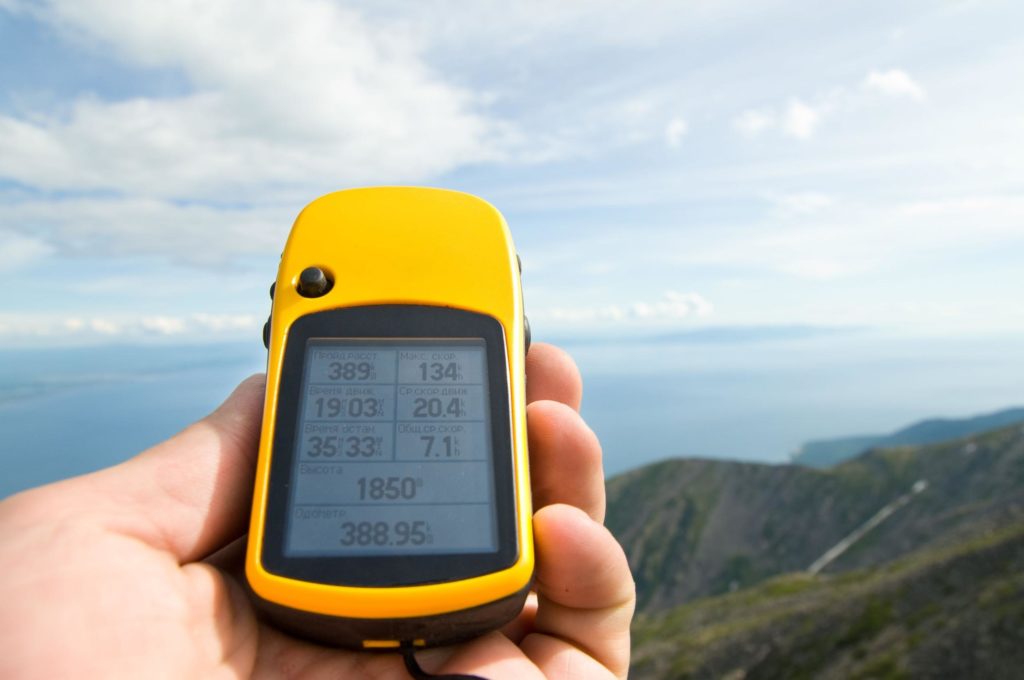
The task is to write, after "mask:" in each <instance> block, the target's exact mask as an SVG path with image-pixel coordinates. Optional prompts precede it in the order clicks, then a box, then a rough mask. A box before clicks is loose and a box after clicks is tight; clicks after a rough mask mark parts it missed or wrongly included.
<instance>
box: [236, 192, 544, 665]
mask: <svg viewBox="0 0 1024 680" xmlns="http://www.w3.org/2000/svg"><path fill="white" fill-rule="evenodd" d="M271 296H272V298H273V304H272V311H271V317H270V319H269V320H268V322H267V326H266V327H265V328H264V342H265V343H266V345H267V348H268V364H267V392H266V401H265V407H264V413H263V425H262V431H261V439H260V449H259V460H258V463H257V470H256V483H255V490H254V495H253V505H252V517H251V526H250V531H249V542H248V549H247V553H246V563H245V572H246V579H247V581H248V585H249V588H250V590H251V592H252V595H253V598H254V601H255V602H256V604H257V607H258V608H259V609H260V611H261V613H262V614H263V616H264V617H265V618H268V619H269V620H270V621H271V622H272V623H274V624H275V625H276V626H278V627H280V628H282V629H284V630H286V631H288V632H291V633H293V634H296V635H299V636H302V637H305V638H308V639H312V640H315V641H318V642H321V643H325V644H329V645H339V646H345V647H351V648H358V649H384V650H386V649H392V648H396V647H410V646H420V647H422V646H432V645H440V644H449V643H452V642H456V641H459V640H464V639H467V638H471V637H475V636H478V635H481V634H483V633H485V632H488V631H490V630H493V629H496V628H498V627H500V626H502V625H503V624H505V623H506V622H508V621H510V620H511V619H513V618H514V617H515V616H516V615H517V614H518V613H519V612H520V610H521V609H522V606H523V602H524V600H525V598H526V595H527V593H528V591H529V588H530V585H531V582H532V577H533V562H534V553H533V538H532V529H531V522H532V511H531V499H530V482H529V472H528V465H527V463H528V461H527V448H526V421H525V418H526V411H525V359H526V351H527V349H528V343H529V330H528V324H527V322H526V318H525V316H524V315H523V304H522V292H521V286H520V274H519V264H518V257H517V255H516V252H515V249H514V247H513V245H512V240H511V237H510V235H509V231H508V228H507V226H506V224H505V221H504V219H503V218H502V216H501V214H500V213H498V211H497V210H496V209H495V208H494V207H492V206H491V205H490V204H488V203H486V202H484V201H483V200H481V199H479V198H476V197H474V196H470V195H468V194H463V193H458V192H454V191H446V190H440V189H423V188H408V187H382V188H367V189H355V190H350V191H341V192H337V193H333V194H328V195H326V196H323V197H321V198H319V199H317V200H316V201H314V202H313V203H311V204H310V205H308V206H307V207H306V208H305V209H304V210H303V211H302V212H301V214H300V215H299V216H298V218H297V219H296V221H295V224H294V226H293V227H292V231H291V235H290V236H289V238H288V242H287V245H286V246H285V249H284V253H283V254H282V257H281V264H280V269H279V271H278V275H277V280H276V282H275V283H274V285H273V286H272V288H271Z"/></svg>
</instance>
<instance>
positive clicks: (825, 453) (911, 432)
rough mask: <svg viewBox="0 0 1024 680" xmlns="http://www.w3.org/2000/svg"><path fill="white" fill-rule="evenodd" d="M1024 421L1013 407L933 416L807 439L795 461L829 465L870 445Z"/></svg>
mask: <svg viewBox="0 0 1024 680" xmlns="http://www.w3.org/2000/svg"><path fill="white" fill-rule="evenodd" d="M1020 422H1024V408H1010V409H1005V410H1002V411H997V412H995V413H987V414H984V415H980V416H974V417H972V418H957V419H950V418H932V419H929V420H922V421H921V422H918V423H914V424H913V425H910V426H908V427H904V428H903V429H901V430H897V431H896V432H893V433H892V434H877V435H875V434H866V435H855V436H852V437H839V438H836V439H818V440H812V441H809V442H807V443H805V444H804V445H803V446H801V447H800V450H799V451H797V452H796V453H795V454H793V459H792V462H793V463H796V464H797V465H805V466H807V467H813V468H827V467H832V466H833V465H836V464H837V463H841V462H842V461H844V460H848V459H850V458H853V457H854V456H857V455H859V454H861V453H864V452H865V451H867V450H868V449H871V448H879V447H887V446H901V445H904V444H934V443H936V442H943V441H949V440H950V439H959V438H961V437H969V436H971V435H974V434H978V433H980V432H987V431H989V430H994V429H996V428H1000V427H1005V426H1007V425H1012V424H1014V423H1020Z"/></svg>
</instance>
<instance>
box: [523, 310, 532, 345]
mask: <svg viewBox="0 0 1024 680" xmlns="http://www.w3.org/2000/svg"><path fill="white" fill-rule="evenodd" d="M531 335H532V333H531V332H530V319H529V317H527V316H526V315H525V314H523V338H524V340H525V341H526V342H525V343H524V344H525V345H526V351H525V352H524V353H523V354H529V353H530V341H531V340H532V338H531Z"/></svg>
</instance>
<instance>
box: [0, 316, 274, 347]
mask: <svg viewBox="0 0 1024 680" xmlns="http://www.w3.org/2000/svg"><path fill="white" fill-rule="evenodd" d="M259 325H260V320H259V319H257V317H255V316H253V315H251V314H209V313H197V314H190V315H185V316H175V315H142V316H133V315H130V314H121V315H112V314H105V315H97V316H85V317H83V316H72V317H66V316H64V315H61V314H4V313H0V346H17V345H22V344H29V345H34V344H37V343H43V344H47V343H49V344H60V345H75V344H83V343H89V342H109V341H110V340H111V339H116V340H117V341H118V342H130V341H147V340H152V341H156V340H159V339H175V338H176V339H177V340H178V341H181V340H188V341H189V342H192V341H204V340H206V341H208V340H218V339H219V340H225V339H238V338H246V339H251V338H253V337H256V333H257V332H258V330H259Z"/></svg>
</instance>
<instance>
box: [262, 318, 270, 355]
mask: <svg viewBox="0 0 1024 680" xmlns="http://www.w3.org/2000/svg"><path fill="white" fill-rule="evenodd" d="M263 346H264V347H266V348H267V349H270V317H269V316H268V317H267V322H266V323H265V324H263Z"/></svg>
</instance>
